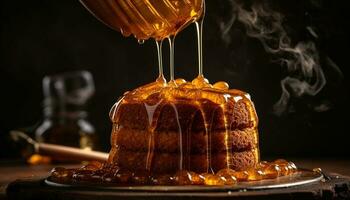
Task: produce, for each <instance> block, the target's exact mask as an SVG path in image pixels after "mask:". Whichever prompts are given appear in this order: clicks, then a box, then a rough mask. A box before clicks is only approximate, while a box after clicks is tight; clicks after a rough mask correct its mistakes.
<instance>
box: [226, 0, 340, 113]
mask: <svg viewBox="0 0 350 200" xmlns="http://www.w3.org/2000/svg"><path fill="white" fill-rule="evenodd" d="M258 2H259V3H254V4H252V6H251V7H250V8H249V9H245V8H244V5H243V4H242V3H240V2H238V1H237V0H230V3H231V6H232V9H233V12H232V13H233V16H232V17H231V19H230V20H229V21H228V22H226V23H223V22H222V23H221V24H220V28H221V33H222V38H223V40H224V41H225V42H227V43H229V42H230V41H231V38H230V34H229V32H230V30H231V28H232V26H233V24H234V23H235V21H239V22H240V23H242V24H243V25H244V26H245V28H246V31H247V35H248V36H250V37H253V38H256V39H258V40H259V41H260V42H261V43H262V45H263V47H264V49H265V50H266V51H267V52H268V53H270V54H273V55H274V56H276V57H277V58H278V60H279V61H280V62H281V65H282V66H285V67H286V68H287V71H288V76H286V77H285V78H284V79H283V80H282V81H281V88H282V95H281V97H280V99H279V100H278V102H277V103H276V104H275V105H274V111H275V113H276V114H278V115H280V114H282V113H284V112H285V111H286V109H287V108H288V104H289V99H290V98H291V97H302V96H304V95H310V96H314V95H316V94H318V93H319V92H320V91H321V90H322V89H323V88H324V86H325V84H326V78H325V75H324V71H323V69H322V67H321V65H320V59H319V54H318V51H317V49H316V45H315V43H314V42H312V41H306V42H305V41H302V42H298V43H296V44H293V43H292V41H291V38H290V37H289V36H288V34H287V31H286V30H285V28H284V27H283V18H284V17H283V15H282V14H281V13H279V12H277V11H274V10H271V9H270V8H269V7H268V5H266V4H264V3H262V2H261V1H258ZM306 29H307V30H308V31H309V33H310V34H311V35H312V36H313V37H315V38H317V37H318V36H317V34H316V33H315V32H314V31H313V29H312V28H311V27H306ZM335 66H336V65H335ZM336 68H337V67H336ZM338 70H339V69H338Z"/></svg>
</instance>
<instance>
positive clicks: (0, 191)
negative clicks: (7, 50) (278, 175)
mask: <svg viewBox="0 0 350 200" xmlns="http://www.w3.org/2000/svg"><path fill="white" fill-rule="evenodd" d="M288 160H292V161H294V162H295V163H296V164H297V166H298V167H303V168H309V169H313V168H321V169H322V170H323V171H327V172H335V173H339V174H342V175H345V176H350V159H349V160H344V159H288ZM57 166H59V165H55V166H53V165H38V166H28V165H23V164H18V163H17V164H16V163H12V164H10V163H8V164H1V165H0V199H6V188H7V185H8V184H9V183H10V182H12V181H15V180H16V179H37V178H44V177H46V176H48V175H49V173H50V171H51V169H52V168H53V167H57ZM77 166H79V165H70V166H67V165H65V166H64V167H77Z"/></svg>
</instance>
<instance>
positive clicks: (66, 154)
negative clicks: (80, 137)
mask: <svg viewBox="0 0 350 200" xmlns="http://www.w3.org/2000/svg"><path fill="white" fill-rule="evenodd" d="M35 149H36V153H39V154H41V155H47V156H51V157H54V158H60V159H65V160H66V159H67V160H75V161H93V160H95V161H102V162H104V161H106V160H107V159H108V153H105V152H99V151H91V150H84V149H80V148H74V147H67V146H62V145H55V144H47V143H37V144H36V147H35Z"/></svg>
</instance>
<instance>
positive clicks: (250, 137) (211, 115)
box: [109, 95, 259, 174]
mask: <svg viewBox="0 0 350 200" xmlns="http://www.w3.org/2000/svg"><path fill="white" fill-rule="evenodd" d="M237 96H238V95H237ZM237 96H231V97H230V98H227V101H226V102H225V103H224V104H222V103H220V104H218V103H215V102H213V101H211V100H208V99H196V100H195V101H194V100H193V99H186V98H178V99H172V100H171V101H169V100H165V99H164V98H152V99H151V100H149V99H148V100H144V101H133V100H131V101H130V100H122V101H120V103H119V104H118V105H117V106H116V107H115V108H114V110H113V112H112V113H113V114H111V120H112V122H113V131H112V137H111V144H112V150H111V152H110V157H109V162H110V163H113V164H117V165H118V166H119V167H120V168H124V169H128V170H131V171H143V170H146V171H151V172H152V173H156V174H164V173H176V172H177V171H179V170H190V171H194V172H198V173H203V172H208V171H214V172H215V171H218V170H220V169H223V168H231V169H235V170H244V169H247V168H250V167H254V166H255V164H256V163H257V162H258V161H259V151H258V133H257V117H256V113H255V109H254V106H253V103H252V102H251V101H250V99H249V98H247V96H245V95H239V97H240V98H236V97H237Z"/></svg>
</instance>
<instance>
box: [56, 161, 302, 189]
mask: <svg viewBox="0 0 350 200" xmlns="http://www.w3.org/2000/svg"><path fill="white" fill-rule="evenodd" d="M297 171H298V169H297V167H296V166H295V164H294V163H293V162H288V161H286V160H282V159H279V160H276V161H273V162H266V161H262V162H260V163H259V164H258V165H257V166H256V167H254V168H250V169H247V170H244V171H235V170H233V169H229V168H227V169H222V170H220V171H218V172H217V173H201V174H199V173H195V172H192V171H187V170H179V171H178V172H177V173H175V174H161V175H152V174H151V173H149V172H147V171H138V172H131V171H128V170H125V169H120V168H119V167H118V166H117V165H110V164H109V163H99V162H91V163H90V164H88V165H86V166H84V167H82V168H80V169H65V168H62V167H56V168H54V169H53V170H52V171H51V180H52V181H55V182H58V183H63V184H92V185H94V184H95V185H96V184H102V185H117V186H119V185H120V186H124V185H135V186H137V185H170V186H171V185H174V186H175V185H208V186H220V185H235V184H237V183H239V182H245V181H260V180H266V179H275V178H278V177H282V176H287V175H290V174H293V173H296V172H297Z"/></svg>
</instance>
